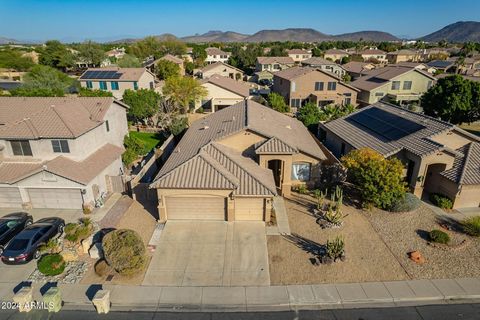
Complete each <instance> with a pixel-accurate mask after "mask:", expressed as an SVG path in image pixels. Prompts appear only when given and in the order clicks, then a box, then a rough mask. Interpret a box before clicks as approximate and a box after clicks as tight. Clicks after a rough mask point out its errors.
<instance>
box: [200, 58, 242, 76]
mask: <svg viewBox="0 0 480 320" xmlns="http://www.w3.org/2000/svg"><path fill="white" fill-rule="evenodd" d="M221 66H223V67H225V68H232V69H235V70H237V71H239V72H241V73H243V70H240V69H238V68H235V67H234V66H231V65H229V64H226V63H224V62H221V61H217V62H215V63H210V64H207V65H206V66H205V67H203V68H202V69H200V71H201V72H207V71H210V70H213V69H215V68H217V67H221Z"/></svg>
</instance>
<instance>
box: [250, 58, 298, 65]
mask: <svg viewBox="0 0 480 320" xmlns="http://www.w3.org/2000/svg"><path fill="white" fill-rule="evenodd" d="M257 62H258V63H259V64H274V63H278V64H295V61H293V59H292V58H290V57H257Z"/></svg>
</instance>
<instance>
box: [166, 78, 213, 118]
mask: <svg viewBox="0 0 480 320" xmlns="http://www.w3.org/2000/svg"><path fill="white" fill-rule="evenodd" d="M163 94H164V95H165V96H167V97H168V98H169V99H171V100H172V101H173V102H174V103H175V104H176V105H177V106H178V107H179V109H180V111H181V112H182V113H187V112H188V110H189V109H190V104H191V103H192V104H193V103H194V102H195V101H197V100H200V99H202V98H203V97H205V96H207V90H206V89H205V88H204V87H203V86H202V85H201V83H200V82H199V81H198V80H196V79H194V78H192V77H179V76H177V77H170V78H168V79H167V80H166V81H165V85H164V86H163Z"/></svg>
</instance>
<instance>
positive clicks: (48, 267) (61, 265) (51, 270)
mask: <svg viewBox="0 0 480 320" xmlns="http://www.w3.org/2000/svg"><path fill="white" fill-rule="evenodd" d="M65 266H66V263H65V261H64V260H63V257H62V256H61V255H60V254H58V253H56V254H47V255H45V256H43V257H41V258H40V260H38V263H37V267H38V271H40V272H41V273H42V274H44V275H46V276H56V275H59V274H61V273H63V271H64V270H65Z"/></svg>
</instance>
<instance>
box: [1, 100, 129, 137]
mask: <svg viewBox="0 0 480 320" xmlns="http://www.w3.org/2000/svg"><path fill="white" fill-rule="evenodd" d="M113 103H117V104H119V105H121V106H123V107H127V106H126V105H124V104H123V103H121V102H118V101H116V100H114V99H113V98H110V97H101V98H96V97H48V98H47V97H0V124H1V125H0V138H2V139H39V138H76V137H78V136H80V135H82V134H84V133H85V132H87V131H89V130H91V129H93V128H95V127H97V126H98V125H100V124H101V123H103V117H104V116H105V114H106V112H107V110H108V109H109V108H110V106H111V105H112V104H113Z"/></svg>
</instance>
